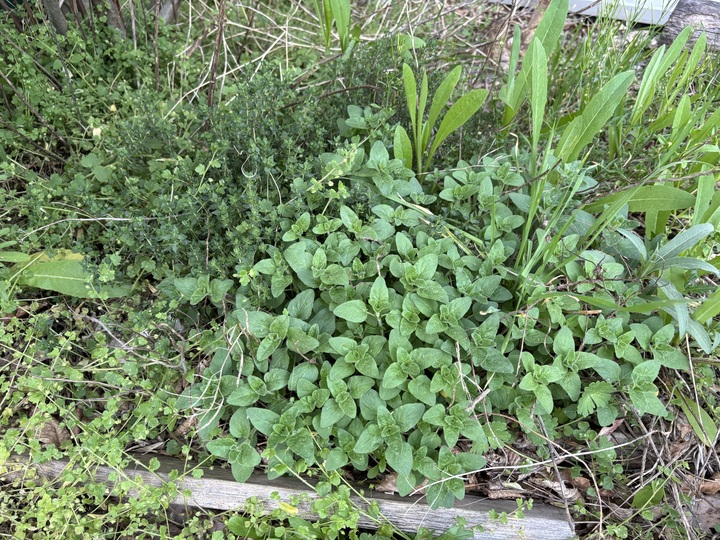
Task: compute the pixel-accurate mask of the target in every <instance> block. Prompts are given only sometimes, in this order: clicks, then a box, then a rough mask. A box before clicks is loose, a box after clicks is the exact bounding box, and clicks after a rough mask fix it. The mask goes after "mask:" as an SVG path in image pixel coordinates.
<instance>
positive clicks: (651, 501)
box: [631, 481, 665, 509]
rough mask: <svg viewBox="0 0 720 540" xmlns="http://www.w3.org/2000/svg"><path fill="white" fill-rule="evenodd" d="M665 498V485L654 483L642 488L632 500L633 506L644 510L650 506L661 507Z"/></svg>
mask: <svg viewBox="0 0 720 540" xmlns="http://www.w3.org/2000/svg"><path fill="white" fill-rule="evenodd" d="M664 498H665V484H664V483H662V482H658V481H652V482H650V483H649V484H647V485H645V486H643V487H642V488H640V490H639V491H638V492H637V493H636V494H635V496H634V497H633V500H632V504H631V506H632V507H633V508H637V509H644V508H648V507H650V506H657V505H659V504H660V503H661V502H662V500H663V499H664Z"/></svg>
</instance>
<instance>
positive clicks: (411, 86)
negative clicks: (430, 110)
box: [403, 64, 422, 133]
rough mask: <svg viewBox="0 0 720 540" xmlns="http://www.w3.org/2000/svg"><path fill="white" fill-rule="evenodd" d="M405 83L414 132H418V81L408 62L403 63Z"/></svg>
mask: <svg viewBox="0 0 720 540" xmlns="http://www.w3.org/2000/svg"><path fill="white" fill-rule="evenodd" d="M403 85H404V87H405V99H406V101H407V106H408V113H409V114H410V122H411V123H412V128H413V129H412V130H413V133H417V127H416V126H417V122H418V118H417V82H416V80H415V74H414V73H413V71H412V68H411V67H410V66H408V65H407V64H403ZM420 121H422V119H420Z"/></svg>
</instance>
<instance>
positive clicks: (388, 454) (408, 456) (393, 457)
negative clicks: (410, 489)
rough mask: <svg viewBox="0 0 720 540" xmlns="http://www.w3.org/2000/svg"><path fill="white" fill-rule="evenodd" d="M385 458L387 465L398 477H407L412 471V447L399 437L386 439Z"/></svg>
mask: <svg viewBox="0 0 720 540" xmlns="http://www.w3.org/2000/svg"><path fill="white" fill-rule="evenodd" d="M385 458H386V459H387V463H388V465H390V467H392V468H393V469H394V470H395V471H396V472H397V473H398V474H400V475H403V476H407V475H408V474H410V472H411V471H412V466H413V455H412V447H411V446H410V445H409V444H408V443H407V442H405V441H404V440H403V439H402V437H400V436H399V435H396V436H395V437H390V438H389V439H388V441H387V450H386V451H385Z"/></svg>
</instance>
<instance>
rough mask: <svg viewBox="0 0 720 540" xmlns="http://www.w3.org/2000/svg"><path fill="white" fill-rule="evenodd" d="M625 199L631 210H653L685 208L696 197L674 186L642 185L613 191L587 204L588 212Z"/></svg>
mask: <svg viewBox="0 0 720 540" xmlns="http://www.w3.org/2000/svg"><path fill="white" fill-rule="evenodd" d="M621 200H625V201H626V202H627V205H628V210H630V211H631V212H652V211H665V210H683V209H685V208H690V207H692V206H693V205H694V204H695V197H694V196H693V195H692V194H691V193H688V192H687V191H685V190H684V189H679V188H676V187H673V186H665V185H656V186H640V187H637V188H632V189H630V190H624V191H619V192H617V193H613V194H611V195H608V196H606V197H603V198H601V199H598V200H597V201H595V202H593V203H591V204H589V205H587V206H586V207H585V209H586V210H587V211H588V212H594V211H596V210H599V209H601V208H602V207H603V206H605V205H606V204H614V203H615V202H617V201H621Z"/></svg>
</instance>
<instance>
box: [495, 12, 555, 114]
mask: <svg viewBox="0 0 720 540" xmlns="http://www.w3.org/2000/svg"><path fill="white" fill-rule="evenodd" d="M568 7H569V0H553V1H552V2H551V3H550V5H549V6H548V8H547V9H546V10H545V14H544V15H543V18H542V20H541V21H540V24H539V25H538V27H537V29H536V30H535V38H537V40H538V42H539V43H542V45H543V47H544V48H545V53H546V54H547V55H551V54H552V53H553V51H554V50H555V47H556V46H557V44H558V41H559V39H560V36H561V35H562V30H563V26H564V25H565V19H567V13H568ZM516 33H517V32H516ZM516 42H517V43H519V42H520V40H516ZM514 46H515V43H513V47H514ZM531 48H533V43H532V42H530V46H529V47H528V50H527V52H526V53H525V58H527V59H532V56H533V52H532V50H531ZM530 68H531V65H530V63H529V62H523V66H522V68H521V69H520V73H518V76H517V77H516V78H515V80H514V81H513V85H512V91H511V92H508V93H507V95H506V100H505V103H506V104H507V106H508V109H506V111H505V116H504V117H503V124H504V125H507V124H508V123H510V121H511V120H512V119H513V117H514V116H515V115H516V114H517V111H519V110H520V106H521V105H522V103H523V100H524V99H525V96H527V93H528V89H529V77H530V71H531V69H530Z"/></svg>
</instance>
